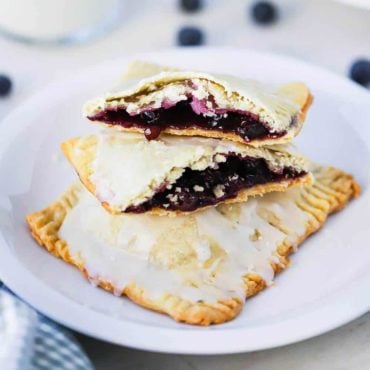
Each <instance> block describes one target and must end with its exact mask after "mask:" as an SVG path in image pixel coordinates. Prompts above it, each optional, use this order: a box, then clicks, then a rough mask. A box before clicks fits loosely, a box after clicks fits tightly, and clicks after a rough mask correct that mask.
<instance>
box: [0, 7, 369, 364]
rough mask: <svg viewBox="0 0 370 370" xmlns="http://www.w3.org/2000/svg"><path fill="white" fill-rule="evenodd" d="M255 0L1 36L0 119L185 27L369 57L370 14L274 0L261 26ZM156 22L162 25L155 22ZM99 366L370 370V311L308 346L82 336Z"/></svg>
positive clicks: (127, 14)
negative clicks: (63, 32)
mask: <svg viewBox="0 0 370 370" xmlns="http://www.w3.org/2000/svg"><path fill="white" fill-rule="evenodd" d="M250 2H251V1H248V0H244V1H243V0H229V1H227V2H226V1H222V0H212V1H208V2H207V3H206V6H205V8H204V10H203V11H202V12H200V13H199V14H194V15H188V14H184V13H181V12H179V11H178V9H177V8H176V1H175V0H162V1H155V2H154V1H149V0H142V1H140V2H138V1H134V0H131V1H126V10H125V11H124V12H123V14H122V25H121V26H120V27H118V28H116V29H115V30H114V31H113V32H111V33H110V34H109V35H107V36H105V37H102V38H100V39H99V40H96V41H95V42H91V43H88V44H85V45H80V46H74V47H41V46H32V45H24V44H20V43H16V42H13V41H10V40H7V39H5V38H0V48H1V51H2V57H1V58H0V73H7V74H9V75H10V76H11V77H12V78H13V81H14V91H13V94H12V96H11V97H9V98H7V99H2V100H0V116H4V115H5V114H6V113H7V112H9V111H10V110H11V109H12V108H13V107H15V106H17V105H18V104H20V103H21V102H22V101H24V99H26V98H27V97H29V96H30V95H32V93H33V92H34V91H36V90H38V89H40V88H41V87H42V86H43V85H45V84H46V83H48V82H50V81H51V80H53V79H56V78H61V77H64V76H67V75H68V74H71V73H73V72H74V70H76V69H79V68H81V67H83V66H88V65H93V64H96V63H99V62H101V61H103V60H106V59H110V58H116V57H119V56H122V55H130V54H133V53H136V52H140V51H154V50H160V49H164V48H169V47H173V46H175V40H176V31H177V29H178V28H179V27H180V26H182V25H196V26H200V27H202V28H203V30H204V32H205V34H206V44H207V45H209V46H232V47H237V48H252V49H257V50H263V51H270V52H276V53H280V54H286V55H290V56H294V57H296V58H299V59H303V60H306V61H308V62H311V63H315V64H318V65H321V66H323V67H326V68H328V69H330V70H332V71H334V72H337V73H339V74H342V75H346V74H347V73H348V72H347V71H348V68H349V66H350V65H351V62H352V61H353V60H354V59H356V58H358V57H362V56H365V57H368V58H370V49H369V35H370V11H365V10H361V9H357V8H352V7H350V6H346V5H344V4H341V3H339V2H336V1H334V0H311V1H304V0H275V3H277V4H278V6H279V9H280V19H279V21H278V22H277V23H276V24H274V25H272V26H270V27H265V28H261V27H258V26H256V25H254V24H253V23H252V22H251V21H250V19H249V18H248V17H247V6H248V4H249V3H250ZM153 24H155V27H152V26H151V25H153ZM78 338H79V339H80V341H81V343H82V344H83V346H84V347H85V349H86V351H87V353H88V355H89V356H90V357H91V359H92V361H93V362H94V364H95V365H96V368H97V369H104V370H105V369H109V370H116V369H117V370H118V369H138V368H140V369H177V370H182V369H228V370H233V369H251V370H252V369H253V370H259V369H261V370H262V369H263V370H274V369H276V370H278V369H295V370H299V369H302V370H310V369H326V370H339V369H351V370H364V369H370V349H369V348H370V314H367V315H365V316H363V317H361V318H359V319H357V320H356V321H354V322H352V323H350V324H348V325H346V326H344V327H342V328H339V329H337V330H334V331H332V332H330V333H327V334H324V335H322V336H320V337H317V338H312V339H309V340H306V341H304V342H301V343H297V344H293V345H290V346H285V347H281V348H277V349H271V350H266V351H261V352H253V353H248V354H239V355H226V356H184V355H166V354H156V353H151V352H143V351H138V350H132V349H128V348H123V347H119V346H116V345H111V344H108V343H105V342H102V341H99V340H95V339H92V338H88V337H86V336H83V335H81V334H79V335H78Z"/></svg>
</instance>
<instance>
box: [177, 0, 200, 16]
mask: <svg viewBox="0 0 370 370" xmlns="http://www.w3.org/2000/svg"><path fill="white" fill-rule="evenodd" d="M202 7H203V2H202V0H180V8H181V9H182V10H183V11H185V12H188V13H194V12H197V11H199V10H201V9H202Z"/></svg>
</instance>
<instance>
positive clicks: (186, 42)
mask: <svg viewBox="0 0 370 370" xmlns="http://www.w3.org/2000/svg"><path fill="white" fill-rule="evenodd" d="M203 42H204V36H203V32H202V31H201V30H200V29H199V28H196V27H183V28H181V29H180V31H179V33H178V34H177V43H178V44H179V45H181V46H196V45H202V44H203Z"/></svg>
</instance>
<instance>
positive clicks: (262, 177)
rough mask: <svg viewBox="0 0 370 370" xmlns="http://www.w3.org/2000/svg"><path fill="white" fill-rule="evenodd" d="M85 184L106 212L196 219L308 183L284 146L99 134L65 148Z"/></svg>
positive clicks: (300, 159) (308, 178)
mask: <svg viewBox="0 0 370 370" xmlns="http://www.w3.org/2000/svg"><path fill="white" fill-rule="evenodd" d="M62 149H63V152H64V153H65V155H66V156H67V158H68V159H69V160H70V162H71V163H72V165H73V166H74V168H75V169H76V171H77V173H78V175H79V177H80V179H81V181H82V183H83V184H84V185H85V186H86V188H87V189H88V190H89V191H90V192H91V193H93V194H94V195H95V196H96V197H97V198H98V199H99V201H100V202H101V203H102V205H103V206H104V207H105V208H106V209H107V210H108V211H109V212H111V213H115V214H118V213H122V212H124V213H144V212H148V211H150V212H151V213H155V214H169V213H172V214H173V213H182V212H193V211H196V210H199V209H202V208H205V207H209V206H214V205H216V204H219V203H224V202H226V203H233V202H241V201H245V200H247V198H248V197H249V196H251V195H262V194H264V193H267V192H270V191H284V190H286V189H287V188H289V187H291V186H293V185H297V184H309V183H310V182H311V175H310V174H309V171H308V170H307V163H306V160H305V159H304V158H303V157H301V156H299V155H297V154H293V148H291V149H292V151H289V150H288V149H287V146H276V147H273V148H272V147H271V148H268V149H266V148H256V147H250V146H248V145H241V144H237V143H232V142H230V141H223V140H217V139H205V138H181V137H178V136H167V135H165V136H162V137H161V139H160V140H154V141H147V140H146V139H145V138H144V137H143V136H142V135H138V134H130V133H116V132H115V133H111V132H110V130H108V132H103V133H101V134H99V135H91V136H86V137H80V138H75V139H71V140H68V141H67V142H65V143H63V144H62Z"/></svg>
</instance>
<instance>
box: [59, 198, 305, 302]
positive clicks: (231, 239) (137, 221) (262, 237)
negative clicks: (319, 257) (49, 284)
mask: <svg viewBox="0 0 370 370" xmlns="http://www.w3.org/2000/svg"><path fill="white" fill-rule="evenodd" d="M290 192H291V191H287V192H286V193H284V194H276V196H274V197H272V199H271V202H269V201H268V200H266V199H264V198H258V199H252V200H250V201H248V202H247V203H244V204H241V205H235V206H229V207H239V211H238V213H237V215H238V217H237V218H235V217H229V216H225V214H221V213H220V211H219V210H217V209H216V208H213V209H208V210H206V211H204V212H198V213H196V214H195V215H192V216H178V217H171V218H169V217H158V216H150V215H119V216H112V215H110V214H108V213H107V212H106V211H105V210H104V209H103V208H102V207H101V206H100V204H99V203H98V202H97V200H96V199H95V198H94V197H93V196H92V195H90V194H89V193H88V192H87V191H83V194H82V195H81V198H80V200H79V202H78V203H77V205H76V206H75V207H74V208H73V209H72V210H71V211H70V212H69V213H68V214H67V216H66V218H65V220H64V222H63V225H62V227H61V229H60V231H59V235H60V237H61V238H62V239H64V240H65V241H66V242H67V244H68V246H69V251H70V254H71V256H72V258H75V259H76V260H78V261H82V262H83V263H84V264H85V268H86V270H87V271H88V273H89V275H90V277H91V279H92V281H93V282H94V284H96V283H97V281H99V280H104V281H109V282H111V283H112V284H113V285H114V286H115V294H117V295H119V294H121V293H122V291H123V289H124V288H125V287H126V286H127V285H128V284H129V283H136V284H137V285H138V286H140V287H141V288H143V289H145V291H146V293H147V294H148V295H149V296H150V297H151V298H153V299H156V298H160V297H161V296H163V295H165V294H173V295H176V296H179V297H181V298H183V299H187V300H190V301H194V302H196V301H199V300H202V301H206V302H215V301H218V300H221V299H230V298H235V297H239V298H241V299H244V298H245V286H244V283H243V276H245V275H246V274H247V273H256V274H258V275H259V276H261V277H262V278H263V279H264V280H265V281H266V282H267V283H268V284H271V283H272V280H273V275H274V274H273V269H272V268H271V262H276V263H278V262H279V259H278V258H277V255H276V249H277V247H278V246H279V245H280V244H282V243H283V242H284V240H285V239H286V237H287V235H286V234H285V233H284V232H282V231H280V230H279V229H278V228H275V227H273V226H271V225H270V224H269V223H268V222H267V221H266V220H265V219H264V218H262V217H260V216H259V215H258V209H259V207H268V208H270V206H271V207H272V208H271V210H272V212H274V211H275V209H277V207H276V205H279V206H281V207H280V208H278V209H277V212H278V214H279V217H280V218H281V219H282V222H285V221H287V220H288V222H289V225H290V227H293V226H294V227H295V228H296V229H295V230H296V231H299V232H301V231H302V233H303V232H304V225H305V223H306V221H307V220H308V219H309V216H308V215H307V214H305V212H303V211H300V210H299V211H297V210H298V208H297V209H294V197H291V196H290ZM262 199H264V200H263V201H261V200H262ZM292 210H293V214H292V216H294V217H295V221H294V224H293V222H292V221H290V215H291V213H290V212H292ZM297 216H299V217H297ZM256 230H258V233H257V234H256ZM178 233H180V234H178ZM255 235H258V237H257V238H256V237H254V236H255ZM251 236H253V237H251ZM298 236H299V235H298V233H297V234H296V238H298ZM171 238H172V239H171ZM171 240H172V241H171ZM292 241H293V242H294V240H292Z"/></svg>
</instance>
